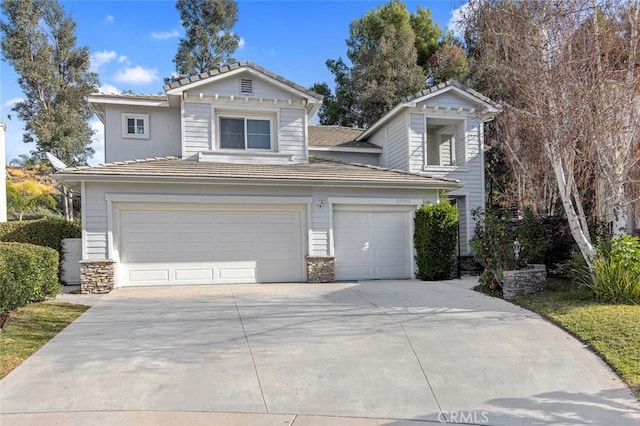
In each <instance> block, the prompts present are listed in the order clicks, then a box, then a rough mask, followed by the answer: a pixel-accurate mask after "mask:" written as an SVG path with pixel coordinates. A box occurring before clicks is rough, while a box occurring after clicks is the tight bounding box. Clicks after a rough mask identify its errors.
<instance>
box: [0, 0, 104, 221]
mask: <svg viewBox="0 0 640 426" xmlns="http://www.w3.org/2000/svg"><path fill="white" fill-rule="evenodd" d="M0 8H1V10H2V12H3V13H4V15H5V18H6V20H4V21H2V22H0V33H1V36H2V37H1V40H0V42H1V47H2V53H3V56H4V60H6V61H7V62H9V63H10V64H11V65H12V66H13V67H14V68H15V70H16V72H17V73H18V75H19V78H18V83H19V85H20V88H21V89H22V91H23V92H24V94H25V97H26V99H25V100H24V101H21V102H18V103H17V104H16V105H15V106H14V107H13V109H12V110H13V111H15V112H16V113H17V114H18V117H19V118H20V119H21V120H23V121H24V122H25V123H26V124H25V133H24V136H23V139H24V141H25V142H27V143H29V142H35V144H36V155H37V156H38V157H40V158H42V157H43V156H44V153H46V152H50V153H52V154H53V155H55V156H56V157H58V158H60V159H61V160H62V161H63V162H65V163H66V164H67V165H70V166H72V165H80V164H86V161H87V159H88V158H89V157H91V155H93V149H92V148H91V147H90V143H91V136H92V135H93V130H92V129H91V128H90V126H89V124H88V120H89V119H90V118H91V115H92V113H91V111H90V110H89V105H88V103H87V101H86V99H85V97H86V96H87V95H89V94H90V93H92V92H94V91H96V90H97V86H98V77H97V74H95V73H93V72H90V71H89V65H90V58H89V50H88V48H87V47H77V46H76V36H75V29H76V23H75V22H74V21H73V19H72V18H71V17H70V16H68V15H66V14H65V12H64V10H63V9H62V7H61V6H60V4H59V3H57V2H56V1H55V0H6V1H4V2H3V3H2V5H1V6H0ZM63 195H64V196H65V200H66V201H67V202H65V216H66V217H67V219H69V220H71V219H72V209H71V208H70V206H71V194H70V192H69V191H68V190H67V189H63Z"/></svg>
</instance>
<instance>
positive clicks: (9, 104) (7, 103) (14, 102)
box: [4, 98, 24, 107]
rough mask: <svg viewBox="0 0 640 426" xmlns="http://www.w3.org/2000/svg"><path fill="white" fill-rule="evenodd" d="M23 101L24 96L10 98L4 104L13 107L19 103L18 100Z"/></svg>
mask: <svg viewBox="0 0 640 426" xmlns="http://www.w3.org/2000/svg"><path fill="white" fill-rule="evenodd" d="M22 101H24V99H22V98H12V99H9V100H8V101H6V102H5V103H4V106H6V107H13V106H14V105H15V104H17V103H18V102H22Z"/></svg>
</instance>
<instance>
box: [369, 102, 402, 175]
mask: <svg viewBox="0 0 640 426" xmlns="http://www.w3.org/2000/svg"><path fill="white" fill-rule="evenodd" d="M382 131H386V133H387V167H389V168H391V169H400V170H408V169H409V156H408V149H407V143H408V140H407V138H408V136H407V134H408V133H407V116H406V114H398V116H397V117H395V118H394V119H393V120H391V121H390V122H389V123H388V124H386V125H385V126H384V127H383V129H382ZM374 143H375V142H374Z"/></svg>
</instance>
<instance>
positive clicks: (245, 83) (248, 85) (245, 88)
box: [240, 78, 253, 93]
mask: <svg viewBox="0 0 640 426" xmlns="http://www.w3.org/2000/svg"><path fill="white" fill-rule="evenodd" d="M240 93H253V80H251V79H250V78H241V79H240Z"/></svg>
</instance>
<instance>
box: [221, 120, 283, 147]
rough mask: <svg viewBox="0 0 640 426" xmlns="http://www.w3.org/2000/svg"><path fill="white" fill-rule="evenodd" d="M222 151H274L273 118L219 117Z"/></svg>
mask: <svg viewBox="0 0 640 426" xmlns="http://www.w3.org/2000/svg"><path fill="white" fill-rule="evenodd" d="M218 135H219V147H220V149H239V150H260V151H271V150H273V147H274V143H273V118H271V117H259V116H255V117H253V116H249V117H239V116H227V115H224V116H219V117H218Z"/></svg>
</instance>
